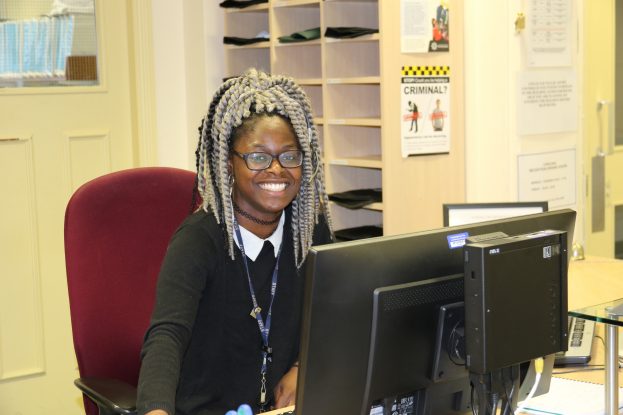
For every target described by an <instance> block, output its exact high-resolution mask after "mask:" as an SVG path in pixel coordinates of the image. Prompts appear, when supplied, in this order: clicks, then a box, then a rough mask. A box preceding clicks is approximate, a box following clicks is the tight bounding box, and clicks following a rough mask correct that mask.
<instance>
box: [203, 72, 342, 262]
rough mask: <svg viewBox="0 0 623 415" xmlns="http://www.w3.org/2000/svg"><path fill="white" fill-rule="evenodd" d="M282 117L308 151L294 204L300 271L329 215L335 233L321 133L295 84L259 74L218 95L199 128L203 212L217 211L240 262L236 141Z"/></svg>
mask: <svg viewBox="0 0 623 415" xmlns="http://www.w3.org/2000/svg"><path fill="white" fill-rule="evenodd" d="M274 114H278V115H281V116H282V117H285V118H286V119H287V121H289V122H290V124H291V125H292V128H293V130H294V133H295V135H296V137H297V140H298V143H299V145H300V148H301V150H302V151H303V165H302V177H301V187H300V189H299V192H298V194H297V196H296V197H295V199H294V200H293V201H292V236H293V239H294V241H293V242H294V258H295V262H296V266H297V267H300V266H301V265H302V264H303V261H304V260H305V258H306V257H307V252H308V251H309V248H310V247H311V245H312V236H313V231H314V226H315V225H316V224H317V223H318V218H319V215H320V214H324V216H325V218H326V221H327V224H328V226H329V229H332V225H331V217H330V214H329V209H328V206H329V200H328V196H327V193H326V190H325V186H324V173H323V169H322V164H321V157H320V148H319V143H318V141H319V140H318V132H317V130H316V127H315V125H314V121H313V119H312V111H311V105H310V103H309V99H308V98H307V95H306V94H305V92H304V91H303V90H302V89H301V87H299V86H298V85H297V84H296V83H295V82H294V81H293V80H292V79H291V78H288V77H285V76H281V75H269V74H267V73H264V72H261V71H258V70H256V69H253V68H252V69H249V70H247V71H246V72H245V73H244V74H243V75H242V76H240V77H236V78H230V79H228V80H226V81H225V82H224V83H223V84H222V85H221V87H220V88H219V89H218V90H217V91H216V93H215V94H214V98H213V100H212V103H211V104H210V108H209V111H208V114H207V115H206V117H205V118H204V119H203V121H202V125H201V127H200V128H199V131H200V137H199V143H198V144H197V151H196V152H195V155H196V163H197V191H198V193H199V194H200V195H201V197H202V199H203V202H202V208H203V209H204V210H205V211H208V210H209V211H211V212H212V213H213V214H214V216H215V217H216V221H217V222H218V223H219V224H221V225H222V227H223V228H224V230H225V232H226V235H227V243H228V250H229V255H230V257H231V258H232V259H233V258H234V239H233V233H234V232H233V218H234V214H233V203H232V199H231V193H232V182H231V179H230V175H229V170H228V160H229V157H230V154H231V153H230V151H231V149H232V145H233V141H234V140H233V139H234V137H235V136H236V133H237V132H239V130H240V129H239V128H238V127H240V126H241V125H243V123H246V122H250V121H251V120H253V119H254V118H256V117H258V116H263V115H274Z"/></svg>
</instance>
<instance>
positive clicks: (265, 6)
mask: <svg viewBox="0 0 623 415" xmlns="http://www.w3.org/2000/svg"><path fill="white" fill-rule="evenodd" d="M224 10H225V13H248V12H257V11H266V12H267V11H268V3H261V4H254V5H253V6H248V7H243V8H238V7H224Z"/></svg>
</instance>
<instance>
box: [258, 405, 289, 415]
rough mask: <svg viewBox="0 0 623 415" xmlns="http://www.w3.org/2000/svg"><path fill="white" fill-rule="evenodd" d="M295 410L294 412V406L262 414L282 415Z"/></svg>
mask: <svg viewBox="0 0 623 415" xmlns="http://www.w3.org/2000/svg"><path fill="white" fill-rule="evenodd" d="M293 410H294V406H287V407H285V408H281V409H275V410H274V411H269V412H264V413H262V415H280V414H282V413H284V412H287V411H293Z"/></svg>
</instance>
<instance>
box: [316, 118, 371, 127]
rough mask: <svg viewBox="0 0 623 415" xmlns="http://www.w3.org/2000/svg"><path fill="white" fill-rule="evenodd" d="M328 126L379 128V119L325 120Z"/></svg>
mask: <svg viewBox="0 0 623 415" xmlns="http://www.w3.org/2000/svg"><path fill="white" fill-rule="evenodd" d="M327 124H329V125H358V126H362V127H380V126H381V119H380V118H331V119H328V120H327Z"/></svg>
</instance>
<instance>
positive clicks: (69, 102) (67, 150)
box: [0, 0, 138, 415]
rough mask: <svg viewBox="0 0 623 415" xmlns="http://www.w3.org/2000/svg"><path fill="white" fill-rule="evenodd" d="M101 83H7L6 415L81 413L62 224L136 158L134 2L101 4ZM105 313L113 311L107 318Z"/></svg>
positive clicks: (2, 143) (0, 259)
mask: <svg viewBox="0 0 623 415" xmlns="http://www.w3.org/2000/svg"><path fill="white" fill-rule="evenodd" d="M96 5H97V8H96V14H97V16H96V19H97V28H98V52H99V53H98V58H99V65H100V66H99V69H100V72H101V73H100V85H98V86H81V87H68V86H64V87H46V88H36V87H30V88H21V89H19V88H5V89H0V192H1V193H0V194H1V195H2V203H0V414H2V415H18V414H20V415H35V414H41V413H45V414H69V415H78V414H81V413H83V412H82V402H81V400H82V398H81V395H80V393H79V392H78V390H77V389H76V388H75V387H74V385H73V380H74V379H75V378H76V377H77V375H78V371H77V366H76V360H75V355H74V350H73V343H72V337H71V325H70V319H69V304H68V299H67V284H66V277H65V261H64V249H63V220H64V212H65V206H66V204H67V201H68V199H69V197H70V195H71V194H72V193H73V191H74V190H75V189H76V188H77V187H79V186H80V185H81V184H83V183H84V182H86V181H87V180H90V179H92V178H94V177H96V176H99V175H101V174H104V173H107V172H110V171H115V170H119V169H123V168H127V167H131V166H132V165H133V164H134V160H136V159H137V157H135V148H137V147H138V146H137V145H136V143H135V142H134V139H133V130H134V128H133V122H132V118H131V117H132V113H133V110H132V96H131V92H130V91H132V82H131V76H130V74H131V72H130V69H131V65H130V61H129V53H130V49H129V38H130V37H129V35H128V29H129V27H128V25H129V24H128V21H129V20H128V7H129V6H128V2H126V1H123V0H105V1H97V2H96ZM103 317H104V316H103Z"/></svg>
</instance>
